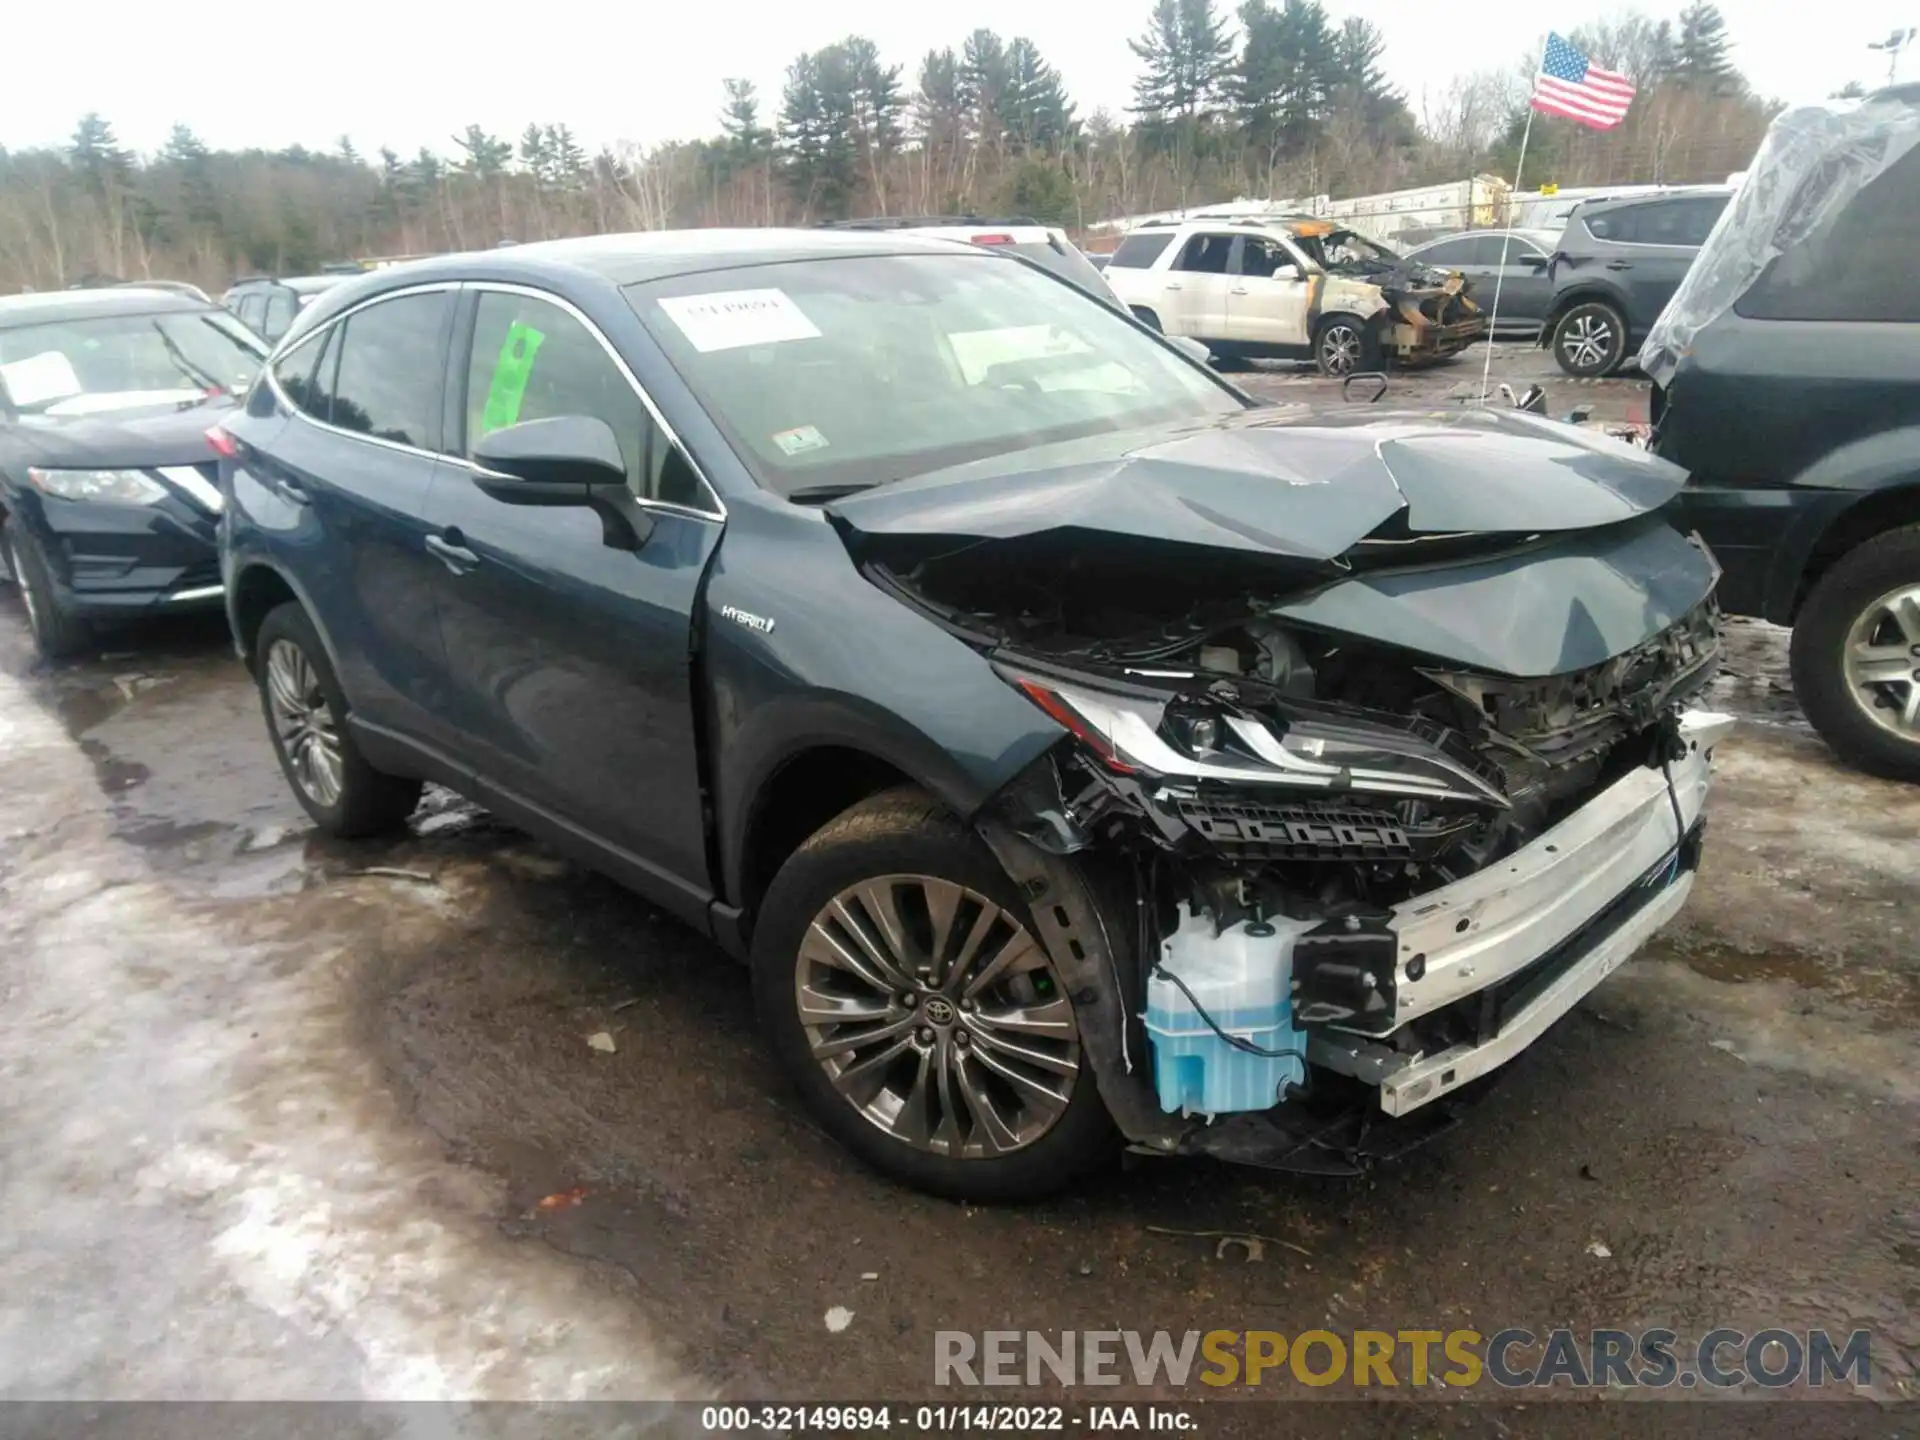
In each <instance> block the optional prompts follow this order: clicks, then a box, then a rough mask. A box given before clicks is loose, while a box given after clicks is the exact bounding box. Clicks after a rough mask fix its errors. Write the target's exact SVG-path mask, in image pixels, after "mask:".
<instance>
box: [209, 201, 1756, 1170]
mask: <svg viewBox="0 0 1920 1440" xmlns="http://www.w3.org/2000/svg"><path fill="white" fill-rule="evenodd" d="M216 435H217V447H218V449H219V450H220V452H221V454H222V456H223V457H224V458H223V460H222V464H221V475H220V480H221V487H222V490H223V492H224V494H225V495H226V497H227V506H226V519H227V523H226V524H225V526H223V528H222V535H221V551H222V561H223V572H224V574H225V577H226V581H227V587H228V588H227V603H228V609H229V614H230V617H231V619H232V623H233V629H234V635H235V638H236V640H237V642H238V645H239V649H240V651H241V653H242V654H243V655H244V656H245V657H246V659H247V662H248V664H249V665H250V666H251V667H252V670H253V673H254V675H255V677H256V679H257V680H258V682H259V686H260V690H261V703H262V709H263V711H264V714H265V718H266V721H267V733H268V736H269V738H270V740H271V743H272V744H273V746H274V749H275V751H276V753H277V754H278V757H279V759H280V762H281V765H282V767H283V769H284V770H285V772H286V775H287V778H288V780H289V781H290V782H291V784H292V786H293V788H294V790H295V792H296V793H297V794H298V796H299V798H300V800H301V802H302V803H303V805H304V806H305V807H306V809H307V811H308V813H309V814H311V815H312V816H313V818H314V820H315V821H316V822H317V823H318V824H319V825H320V827H321V828H322V829H324V830H326V831H328V832H330V833H332V834H335V835H340V836H351V835H372V834H374V833H376V832H378V831H380V830H382V829H387V828H392V827H395V826H398V825H400V824H401V822H402V821H403V820H404V819H405V817H406V816H407V814H408V812H409V811H411V810H412V809H413V807H414V804H415V802H416V801H417V800H418V799H419V797H420V787H421V782H422V781H423V780H436V781H439V782H441V783H443V784H446V785H450V786H452V787H454V788H455V789H458V790H460V791H463V792H464V793H466V794H469V795H472V796H474V797H475V798H476V799H478V800H479V801H481V803H483V804H485V805H487V806H488V807H489V808H490V809H493V810H494V811H496V812H497V813H499V814H500V815H502V816H504V817H507V818H510V819H511V820H513V821H515V822H517V823H519V824H521V825H523V826H524V827H525V828H527V829H528V830H531V831H535V832H536V833H538V834H540V835H543V836H545V837H547V838H548V839H549V840H551V841H552V842H553V843H554V844H556V845H559V846H561V847H563V848H564V849H566V850H567V851H569V852H570V853H572V854H574V855H576V856H578V857H580V858H581V859H583V860H584V861H586V862H587V863H588V864H591V865H594V866H597V867H599V868H600V869H602V870H604V871H606V872H607V873H609V874H612V875H614V876H617V877H618V878H619V879H621V880H622V881H624V882H625V883H627V884H628V885H630V886H632V887H633V888H634V889H635V890H638V891H639V892H641V893H642V894H645V895H647V896H649V897H651V898H652V899H653V900H654V901H655V902H657V903H658V904H659V905H661V906H662V907H664V908H666V909H667V910H669V911H671V912H672V913H674V914H675V915H678V916H680V917H681V918H682V919H684V920H685V921H686V922H687V923H689V924H691V925H693V926H694V927H696V928H697V929H698V930H700V931H701V932H702V933H704V934H706V935H708V936H710V937H712V939H713V940H714V942H715V943H716V945H717V946H718V947H719V948H720V949H721V950H724V951H728V952H731V953H732V954H734V955H736V956H738V957H740V958H741V959H744V960H747V961H749V962H750V964H751V966H752V971H753V985H754V991H755V998H756V1002H757V1004H758V1008H759V1011H760V1016H761V1020H762V1023H763V1025H764V1027H765V1030H766V1033H767V1036H768V1039H769V1041H770V1043H771V1045H772V1048H773V1050H774V1053H775V1054H776V1055H777V1056H778V1058H779V1060H780V1061H781V1063H782V1065H783V1066H784V1067H785V1068H786V1070H787V1073H788V1074H789V1076H790V1077H791V1078H792V1080H793V1082H794V1085H795V1086H796V1088H797V1089H798V1091H799V1093H800V1095H801V1096H802V1098H803V1099H804V1100H805V1102H806V1103H807V1104H808V1105H809V1106H810V1107H811V1108H812V1110H813V1112H814V1114H815V1115H816V1116H817V1118H818V1120H819V1122H820V1124H821V1125H822V1126H823V1127H824V1128H825V1129H826V1130H828V1131H829V1132H830V1133H832V1134H833V1135H835V1136H836V1137H838V1138H839V1139H840V1140H841V1141H843V1142H844V1143H845V1144H846V1145H847V1146H848V1147H849V1148H850V1149H852V1150H853V1151H855V1152H856V1153H858V1154H859V1155H861V1156H863V1157H864V1158H865V1159H867V1160H869V1161H870V1162H872V1163H873V1164H875V1165H876V1166H879V1167H880V1168H882V1169H884V1170H886V1171H887V1172H888V1173H890V1174H893V1175H896V1176H899V1177H900V1178H902V1179H905V1180H908V1181H910V1182H912V1183H914V1184H917V1185H920V1186H924V1187H926V1188H927V1189H930V1190H936V1191H940V1192H942V1193H946V1194H951V1195H963V1196H973V1197H1010V1196H1016V1195H1030V1194H1034V1193H1036V1192H1038V1191H1041V1190H1045V1189H1049V1188H1051V1187H1054V1186H1057V1185H1060V1184H1062V1183H1064V1182H1066V1181H1068V1180H1070V1179H1072V1178H1073V1177H1074V1176H1075V1175H1077V1174H1079V1173H1081V1172H1083V1171H1084V1170H1085V1169H1086V1168H1087V1167H1088V1166H1089V1165H1091V1164H1093V1163H1095V1162H1096V1161H1098V1160H1099V1159H1100V1158H1101V1157H1102V1156H1103V1155H1105V1154H1106V1153H1108V1151H1109V1149H1110V1147H1111V1146H1112V1144H1113V1143H1114V1142H1115V1141H1116V1140H1118V1139H1120V1138H1122V1137H1124V1138H1125V1139H1126V1140H1127V1141H1129V1142H1131V1143H1132V1144H1133V1145H1135V1146H1138V1147H1141V1148H1144V1149H1148V1150H1153V1151H1158V1152H1160V1153H1164V1154H1183V1153H1184V1154H1196V1153H1205V1154H1212V1155H1216V1156H1220V1157H1224V1158H1229V1159H1238V1160H1253V1161H1261V1162H1263V1163H1267V1164H1272V1165H1278V1166H1282V1167H1289V1168H1305V1169H1316V1170H1320V1171H1326V1170H1329V1169H1333V1170H1342V1169H1345V1170H1349V1171H1350V1170H1352V1169H1354V1168H1356V1167H1358V1166H1359V1165H1361V1164H1362V1163H1364V1162H1365V1160H1366V1159H1367V1158H1369V1157H1370V1156H1372V1155H1376V1154H1379V1153H1381V1152H1382V1151H1383V1150H1386V1149H1400V1148H1404V1147H1405V1145H1406V1144H1407V1143H1409V1142H1410V1140H1411V1139H1413V1138H1420V1137H1424V1136H1426V1135H1430V1134H1432V1133H1435V1132H1436V1131H1437V1130H1438V1129H1439V1128H1442V1127H1443V1125H1444V1122H1445V1121H1446V1120H1447V1119H1448V1118H1449V1115H1450V1113H1451V1112H1452V1111H1453V1109H1454V1108H1455V1106H1456V1105H1457V1104H1458V1103H1459V1101H1460V1100H1461V1099H1462V1098H1463V1096H1462V1093H1461V1092H1464V1091H1467V1090H1470V1089H1472V1088H1475V1086H1474V1082H1475V1081H1477V1080H1479V1079H1481V1078H1482V1077H1487V1076H1490V1075H1491V1074H1492V1073H1493V1072H1494V1071H1495V1070H1497V1069H1499V1068H1501V1067H1503V1066H1504V1065H1505V1064H1506V1062H1507V1061H1508V1060H1510V1059H1512V1058H1513V1057H1514V1056H1516V1055H1518V1054H1519V1053H1520V1052H1521V1051H1522V1050H1523V1049H1525V1048H1526V1047H1527V1046H1528V1045H1529V1044H1531V1043H1532V1042H1533V1040H1534V1039H1535V1038H1536V1037H1538V1036H1539V1035H1540V1034H1542V1033H1543V1032H1544V1031H1545V1030H1546V1028H1547V1026H1549V1025H1550V1024H1552V1023H1553V1022H1554V1021H1555V1020H1556V1019H1557V1018H1559V1017H1560V1016H1561V1015H1563V1014H1564V1013H1566V1011H1567V1010H1568V1009H1570V1008H1571V1007H1572V1006H1573V1005H1574V1004H1575V1003H1576V1002H1577V1001H1578V1000H1579V999H1580V997H1581V996H1583V995H1585V994H1587V993H1588V992H1589V991H1591V990H1592V989H1593V987H1594V986H1595V985H1597V984H1598V983H1599V982H1600V981H1601V980H1602V979H1603V978H1604V977H1605V976H1606V975H1608V974H1609V973H1611V972H1612V970H1613V969H1615V968H1616V967H1617V966H1618V965H1619V964H1620V963H1622V962H1623V961H1624V960H1625V959H1626V958H1627V956H1628V955H1630V954H1631V953H1632V952H1633V950H1634V949H1635V948H1636V947H1637V946H1638V945H1639V944H1640V943H1641V941H1643V940H1644V939H1645V938H1646V937H1647V936H1649V935H1650V934H1652V933H1653V931H1654V930H1656V929H1658V928H1659V927H1660V926H1661V925H1662V924H1664V923H1665V921H1666V920H1667V919H1669V918H1670V917H1671V916H1672V915H1673V914H1674V913H1675V912H1676V911H1677V910H1678V909H1679V907H1680V905H1681V904H1682V902H1683V901H1684V900H1685V898H1686V895H1687V892H1688V889H1689V887H1690V886H1691V885H1692V883H1693V875H1694V867H1695V863H1696V861H1697V859H1698V855H1699V837H1700V829H1699V820H1700V814H1701V807H1702V804H1703V802H1704V800H1705V796H1706V790H1707V787H1708V784H1709V778H1710V771H1709V757H1710V755H1711V752H1712V749H1713V745H1714V742H1715V741H1716V740H1717V739H1718V738H1719V736H1720V735H1721V734H1723V733H1725V730H1726V729H1727V728H1728V726H1729V725H1730V723H1731V722H1729V721H1727V720H1725V718H1724V717H1715V716H1712V715H1708V714H1703V713H1701V712H1698V711H1688V710H1687V709H1686V704H1685V702H1686V701H1687V699H1688V698H1689V697H1690V696H1693V695H1695V694H1697V693H1698V692H1699V690H1700V688H1701V686H1702V685H1704V684H1705V682H1706V680H1707V678H1708V676H1709V675H1710V673H1711V671H1712V669H1713V666H1714V663H1715V660H1716V657H1717V654H1718V640H1717V637H1716V635H1715V630H1714V623H1713V621H1714V602H1713V598H1712V592H1713V588H1714V584H1715V579H1716V572H1715V570H1714V567H1713V564H1712V561H1711V560H1710V558H1709V557H1708V556H1707V555H1706V554H1705V553H1704V552H1702V551H1701V550H1700V549H1698V548H1697V547H1696V546H1694V545H1693V544H1692V543H1690V542H1689V541H1688V540H1687V539H1686V538H1685V537H1684V536H1682V535H1681V534H1680V533H1679V532H1678V531H1676V530H1675V529H1673V528H1672V527H1671V526H1670V525H1669V524H1668V523H1667V521H1666V519H1665V515H1664V510H1663V507H1665V506H1666V505H1667V504H1668V502H1670V501H1671V500H1672V499H1673V498H1674V496H1675V495H1676V494H1677V493H1678V492H1679V490H1680V487H1681V483H1682V481H1683V480H1684V478H1685V474H1684V472H1683V471H1681V470H1680V469H1679V468H1678V467H1676V466H1674V465H1671V464H1669V463H1667V462H1666V461H1664V460H1661V459H1658V458H1656V457H1655V456H1652V455H1649V454H1648V453H1647V452H1646V451H1644V450H1637V449H1633V448H1630V447H1628V446H1625V445H1622V444H1620V443H1618V442H1617V441H1612V440H1609V439H1607V438H1606V437H1604V436H1600V435H1587V434H1585V433H1583V432H1581V431H1580V430H1578V429H1575V428H1573V427H1571V426H1564V425H1556V424H1553V423H1552V422H1549V421H1546V420H1543V419H1540V418H1539V417H1537V416H1532V415H1524V414H1520V413H1518V412H1514V411H1501V412H1496V411H1493V410H1485V411H1482V410H1473V411H1446V412H1439V413H1435V412H1433V411H1431V410H1427V411H1417V412H1405V413H1383V412H1382V411H1380V410H1379V409H1377V408H1375V407H1373V406H1356V407H1353V408H1352V409H1350V410H1348V411H1346V412H1345V413H1338V414H1333V415H1323V416H1314V415H1309V414H1306V413H1304V412H1302V411H1301V410H1299V409H1298V408H1294V407H1289V408H1287V409H1284V410H1283V409H1267V408H1262V407H1259V406H1257V405H1256V404H1254V402H1252V401H1251V400H1250V398H1249V397H1247V396H1245V395H1243V394H1242V393H1240V392H1239V391H1236V390H1234V389H1232V388H1231V387H1229V386H1227V385H1226V384H1225V383H1223V382H1222V381H1221V380H1219V379H1218V378H1217V377H1215V376H1214V375H1213V374H1212V373H1211V372H1210V371H1209V370H1208V369H1207V368H1206V367H1205V366H1204V365H1201V364H1199V363H1197V362H1196V361H1194V360H1192V359H1189V358H1188V357H1187V356H1186V355H1185V354H1184V353H1183V352H1182V351H1181V350H1180V349H1179V348H1178V347H1176V346H1174V345H1173V344H1170V343H1169V342H1168V341H1167V340H1166V339H1165V338H1163V337H1161V336H1159V335H1156V334H1155V333H1153V332H1152V331H1151V330H1149V329H1147V328H1146V327H1145V326H1144V325H1141V324H1140V323H1138V322H1137V321H1135V320H1134V319H1132V318H1131V317H1130V316H1128V315H1125V314H1122V313H1120V312H1118V311H1116V310H1115V309H1114V308H1113V307H1112V306H1110V305H1105V304H1102V303H1101V302H1099V301H1098V300H1096V299H1094V298H1093V296H1091V295H1089V294H1088V293H1087V292H1086V291H1084V290H1082V289H1080V288H1079V287H1077V286H1075V285H1073V284H1071V283H1069V282H1068V281H1066V280H1064V279H1062V278H1060V277H1058V276H1056V275H1054V274H1052V273H1051V272H1048V271H1043V270H1041V269H1039V268H1037V267H1035V266H1033V265H1029V264H1025V263H1023V262H1020V261H1017V260H1013V259H1009V258H1008V257H1006V256H1005V255H1002V254H998V253H996V252H995V250H994V249H993V248H992V247H981V246H974V245H956V244H953V243H952V242H951V241H948V240H940V239H928V238H922V237H920V236H915V235H909V234H901V233H893V232H881V231H849V230H807V231H782V230H753V231H725V230H698V231H685V232H679V233H675V232H659V233H654V234H649V235H639V236H601V237H595V238H592V239H583V240H574V241H559V242H554V243H550V244H541V245H524V246H519V247H516V248H514V249H510V250H502V251H494V252H484V253H481V254H478V255H465V256H450V257H447V258H445V259H439V260H431V261H424V262H421V263H418V264H411V265H404V266H397V267H395V268H393V269H391V270H383V271H380V272H379V273H377V274H374V275H369V276H366V277H364V278H360V279H356V280H352V281H349V282H348V283H346V284H343V285H341V286H339V287H338V288H336V289H334V290H330V291H328V292H327V293H326V294H325V295H322V296H320V297H319V298H318V299H316V300H315V301H314V303H313V304H312V305H311V306H309V307H308V308H307V309H306V310H305V311H303V312H302V314H301V316H300V318H299V320H297V321H296V322H295V326H294V329H293V330H292V331H291V332H289V334H288V336H287V338H286V340H285V341H283V342H282V344H281V347H280V349H279V350H278V351H277V352H276V354H275V355H274V356H273V357H272V359H271V360H270V362H269V364H268V367H267V369H266V372H265V374H264V376H263V378H262V379H261V380H260V382H259V383H258V384H257V385H255V386H254V388H253V390H252V391H251V393H250V394H249V395H248V398H247V403H246V405H245V407H244V409H243V410H241V411H240V412H238V413H235V414H232V415H230V416H229V417H228V418H227V419H226V420H225V421H224V422H223V423H222V424H221V425H220V427H219V428H218V430H217V431H216ZM1469 452H1470V453H1469ZM1463 457H1465V458H1463ZM636 943H637V944H638V941H637V942H636ZM1538 1078H1540V1077H1539V1075H1538V1073H1537V1072H1536V1079H1538ZM1436 1122H1438V1123H1436Z"/></svg>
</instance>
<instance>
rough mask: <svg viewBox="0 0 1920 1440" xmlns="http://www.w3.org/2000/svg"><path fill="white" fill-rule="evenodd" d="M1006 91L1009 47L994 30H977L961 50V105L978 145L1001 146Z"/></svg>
mask: <svg viewBox="0 0 1920 1440" xmlns="http://www.w3.org/2000/svg"><path fill="white" fill-rule="evenodd" d="M1006 90H1007V47H1006V43H1005V42H1004V41H1003V40H1001V38H1000V37H999V36H998V35H997V34H995V33H994V32H993V31H991V30H984V29H982V30H975V31H974V32H973V33H972V34H971V35H969V36H967V38H966V40H965V42H964V43H963V44H962V45H961V47H960V105H961V108H962V109H963V110H964V111H965V112H966V116H967V124H968V125H969V127H970V128H971V130H972V138H973V141H974V143H975V144H976V145H988V146H996V147H997V146H998V145H999V144H1000V142H1001V135H1002V127H1001V123H1000V102H1001V99H1002V97H1003V96H1004V95H1005V94H1006Z"/></svg>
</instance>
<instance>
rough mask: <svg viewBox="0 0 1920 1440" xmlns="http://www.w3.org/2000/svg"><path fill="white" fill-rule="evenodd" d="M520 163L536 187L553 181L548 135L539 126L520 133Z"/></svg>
mask: <svg viewBox="0 0 1920 1440" xmlns="http://www.w3.org/2000/svg"><path fill="white" fill-rule="evenodd" d="M520 163H521V165H523V166H524V167H525V168H526V171H527V173H528V174H529V175H531V176H533V181H534V184H535V185H536V186H542V185H545V184H546V183H547V182H548V181H549V180H550V179H552V173H553V172H552V164H553V161H552V156H551V155H550V154H549V152H548V150H547V135H546V132H545V131H544V130H542V129H541V128H540V127H539V126H538V125H534V124H529V125H528V126H527V128H526V129H525V130H523V131H522V132H521V133H520Z"/></svg>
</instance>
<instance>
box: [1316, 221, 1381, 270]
mask: <svg viewBox="0 0 1920 1440" xmlns="http://www.w3.org/2000/svg"><path fill="white" fill-rule="evenodd" d="M1293 243H1294V244H1295V245H1298V246H1299V247H1300V248H1301V249H1302V250H1304V251H1306V252H1307V258H1308V259H1309V260H1311V261H1313V263H1314V264H1316V265H1318V266H1319V267H1320V268H1321V269H1322V270H1338V269H1340V268H1342V267H1343V266H1359V267H1361V268H1364V269H1373V268H1375V267H1377V266H1382V265H1385V266H1393V265H1397V264H1399V263H1400V257H1399V256H1398V255H1395V254H1394V253H1393V251H1391V250H1389V249H1387V247H1386V246H1384V245H1376V244H1374V243H1373V241H1371V240H1369V239H1367V237H1366V236H1364V235H1357V234H1355V233H1354V232H1353V231H1351V230H1330V231H1328V232H1327V233H1326V234H1325V235H1302V234H1299V233H1297V232H1296V233H1295V235H1294V237H1293Z"/></svg>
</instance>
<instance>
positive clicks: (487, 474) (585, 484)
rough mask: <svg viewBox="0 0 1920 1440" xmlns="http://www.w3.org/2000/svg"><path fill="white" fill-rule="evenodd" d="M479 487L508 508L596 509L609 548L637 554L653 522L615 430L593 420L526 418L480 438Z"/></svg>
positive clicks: (581, 417)
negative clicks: (637, 499) (631, 485)
mask: <svg viewBox="0 0 1920 1440" xmlns="http://www.w3.org/2000/svg"><path fill="white" fill-rule="evenodd" d="M473 459H474V464H475V465H476V466H478V467H479V468H478V469H476V470H475V472H474V476H473V483H474V484H475V485H477V486H479V487H480V489H481V490H482V491H483V492H484V493H486V494H488V495H490V496H492V497H493V498H494V499H495V500H498V501H500V502H501V503H502V504H503V505H547V506H575V507H581V508H585V509H590V510H593V511H596V512H597V513H598V514H599V516H600V522H601V528H602V531H603V532H604V538H605V540H606V542H607V544H608V545H611V546H613V547H615V548H617V549H633V548H635V547H637V546H638V545H639V544H640V543H641V542H642V541H644V540H645V539H646V538H647V536H648V535H649V534H650V533H652V530H653V520H652V517H651V516H649V515H648V514H647V512H646V511H645V510H642V509H641V508H640V507H639V506H638V505H636V504H635V503H634V499H633V493H632V492H631V491H630V490H628V489H627V464H626V461H625V460H623V459H622V458H621V456H620V441H619V438H618V437H617V436H615V435H614V433H613V427H612V426H611V425H609V424H607V422H606V421H604V420H602V419H599V418H598V417H597V416H593V415H555V416H553V417H551V418H549V419H546V420H523V421H521V422H520V423H519V424H518V425H506V426H503V427H501V428H500V429H498V430H494V431H491V432H489V433H488V434H486V435H483V436H481V437H480V439H479V440H478V441H477V442H475V444H474V447H473Z"/></svg>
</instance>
